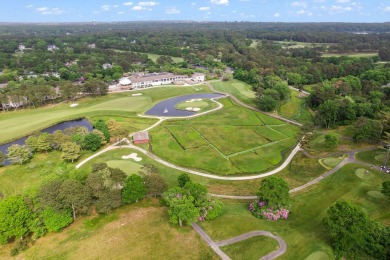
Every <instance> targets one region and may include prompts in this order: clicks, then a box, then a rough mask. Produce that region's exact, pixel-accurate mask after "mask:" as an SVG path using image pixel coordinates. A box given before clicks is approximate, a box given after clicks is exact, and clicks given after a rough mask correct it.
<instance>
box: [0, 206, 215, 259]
mask: <svg viewBox="0 0 390 260" xmlns="http://www.w3.org/2000/svg"><path fill="white" fill-rule="evenodd" d="M9 250H10V246H0V254H1V255H3V256H8V255H9ZM189 252H190V253H189ZM19 257H20V258H26V259H113V258H115V259H218V258H217V257H216V255H215V253H214V252H213V251H212V250H211V249H210V248H209V247H208V246H207V245H206V244H205V243H204V242H203V240H202V239H201V238H200V236H199V235H198V234H197V233H196V232H195V231H194V230H193V229H192V228H191V227H181V228H180V227H178V226H174V225H171V224H169V221H168V213H167V211H166V208H165V207H161V205H160V203H159V201H158V200H151V199H145V200H142V201H141V202H139V203H136V204H133V205H129V206H125V207H122V208H120V209H119V210H117V211H115V212H114V213H111V214H109V215H107V216H104V215H101V216H93V217H82V218H80V219H78V220H77V221H76V223H74V224H72V225H71V226H70V227H68V228H66V229H65V230H63V231H62V232H60V233H52V234H48V235H47V236H45V237H43V238H40V239H38V240H37V241H36V242H35V244H34V245H33V246H32V247H30V248H29V249H28V250H27V251H25V252H24V253H23V254H21V255H20V256H19Z"/></svg>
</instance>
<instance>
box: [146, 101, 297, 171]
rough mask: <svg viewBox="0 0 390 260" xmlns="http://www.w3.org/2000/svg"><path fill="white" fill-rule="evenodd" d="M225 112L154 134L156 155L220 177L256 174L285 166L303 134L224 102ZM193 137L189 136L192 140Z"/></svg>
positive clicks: (165, 126)
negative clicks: (287, 154) (284, 155)
mask: <svg viewBox="0 0 390 260" xmlns="http://www.w3.org/2000/svg"><path fill="white" fill-rule="evenodd" d="M221 102H222V103H223V105H224V108H223V109H222V110H220V111H217V112H215V113H212V114H208V115H205V116H202V117H198V118H195V119H192V120H175V121H166V122H164V123H163V124H162V125H160V126H158V127H156V128H154V129H153V130H151V135H152V147H153V152H154V153H155V154H157V155H158V156H160V157H161V158H164V159H165V160H168V161H171V162H174V163H176V164H178V165H182V166H185V167H189V168H197V169H201V170H204V171H209V172H212V173H217V174H238V173H243V172H244V173H255V172H261V171H265V170H267V169H270V168H273V167H274V166H275V165H277V164H279V163H281V161H282V160H283V158H282V155H281V152H282V151H284V150H286V149H288V148H290V147H292V146H294V144H295V143H296V137H297V135H298V133H299V129H298V128H297V127H295V126H292V125H287V124H283V122H281V121H278V120H276V119H274V118H271V119H269V117H268V116H264V115H263V114H261V113H256V112H253V111H250V110H248V109H245V108H243V107H240V106H237V105H236V104H234V103H232V101H231V100H230V99H223V100H221ZM187 133H188V134H187Z"/></svg>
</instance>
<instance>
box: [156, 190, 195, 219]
mask: <svg viewBox="0 0 390 260" xmlns="http://www.w3.org/2000/svg"><path fill="white" fill-rule="evenodd" d="M163 197H164V201H165V202H166V203H167V205H168V214H169V221H170V222H172V223H174V224H176V223H179V225H180V226H182V225H183V221H184V222H186V223H187V224H191V223H192V222H195V221H196V220H197V218H198V216H199V209H198V208H197V207H195V205H194V198H193V197H192V196H190V195H186V194H184V191H183V189H182V188H179V187H175V188H172V189H170V190H168V191H167V192H165V193H164V195H163Z"/></svg>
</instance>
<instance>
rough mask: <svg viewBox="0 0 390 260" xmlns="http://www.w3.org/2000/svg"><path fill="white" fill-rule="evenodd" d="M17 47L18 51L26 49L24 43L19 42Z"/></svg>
mask: <svg viewBox="0 0 390 260" xmlns="http://www.w3.org/2000/svg"><path fill="white" fill-rule="evenodd" d="M18 49H19V51H20V52H23V51H24V49H26V46H24V44H19V47H18Z"/></svg>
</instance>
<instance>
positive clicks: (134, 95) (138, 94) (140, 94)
mask: <svg viewBox="0 0 390 260" xmlns="http://www.w3.org/2000/svg"><path fill="white" fill-rule="evenodd" d="M132 96H133V97H136V96H142V93H137V94H132Z"/></svg>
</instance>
